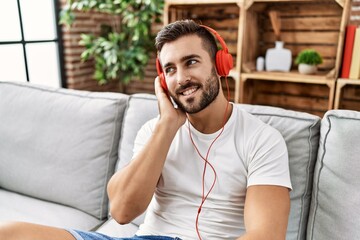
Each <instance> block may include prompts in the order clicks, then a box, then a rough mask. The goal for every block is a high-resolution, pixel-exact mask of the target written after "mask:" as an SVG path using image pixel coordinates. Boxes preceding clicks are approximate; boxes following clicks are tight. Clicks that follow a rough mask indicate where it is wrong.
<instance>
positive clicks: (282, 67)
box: [265, 41, 292, 72]
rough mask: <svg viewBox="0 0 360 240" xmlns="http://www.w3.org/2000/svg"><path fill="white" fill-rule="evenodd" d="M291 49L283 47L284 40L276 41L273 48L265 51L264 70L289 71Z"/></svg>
mask: <svg viewBox="0 0 360 240" xmlns="http://www.w3.org/2000/svg"><path fill="white" fill-rule="evenodd" d="M291 58H292V55H291V51H290V50H289V49H286V48H284V42H282V41H276V42H275V48H270V49H268V50H267V51H266V56H265V67H266V71H282V72H289V71H290V68H291Z"/></svg>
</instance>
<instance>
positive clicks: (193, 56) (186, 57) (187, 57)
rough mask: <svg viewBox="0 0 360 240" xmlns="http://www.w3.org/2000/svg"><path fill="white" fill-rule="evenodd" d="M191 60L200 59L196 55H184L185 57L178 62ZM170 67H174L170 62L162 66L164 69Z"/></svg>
mask: <svg viewBox="0 0 360 240" xmlns="http://www.w3.org/2000/svg"><path fill="white" fill-rule="evenodd" d="M192 58H200V55H197V54H190V55H186V56H183V57H182V58H180V61H181V62H185V61H186V60H189V59H192ZM172 65H174V64H173V63H171V62H169V63H166V64H165V65H164V68H166V67H169V66H172Z"/></svg>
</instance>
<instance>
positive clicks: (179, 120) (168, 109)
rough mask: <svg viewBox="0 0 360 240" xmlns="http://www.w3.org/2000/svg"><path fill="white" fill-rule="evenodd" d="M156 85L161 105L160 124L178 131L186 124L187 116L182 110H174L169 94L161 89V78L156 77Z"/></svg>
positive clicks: (156, 92)
mask: <svg viewBox="0 0 360 240" xmlns="http://www.w3.org/2000/svg"><path fill="white" fill-rule="evenodd" d="M154 84H155V94H156V97H157V99H158V105H159V112H160V120H159V121H160V124H166V126H168V127H169V128H171V126H173V127H174V129H176V131H177V129H179V128H180V127H181V126H182V125H183V124H184V123H185V120H186V114H185V113H184V112H183V111H182V110H180V109H178V108H177V109H176V108H174V106H173V104H172V102H171V100H170V99H169V96H168V94H167V93H165V91H164V89H163V88H162V87H161V84H160V78H159V77H156V79H155V83H154Z"/></svg>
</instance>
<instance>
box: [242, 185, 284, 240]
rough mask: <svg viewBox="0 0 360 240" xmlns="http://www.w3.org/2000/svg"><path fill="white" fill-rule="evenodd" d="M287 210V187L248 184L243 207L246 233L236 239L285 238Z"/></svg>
mask: <svg viewBox="0 0 360 240" xmlns="http://www.w3.org/2000/svg"><path fill="white" fill-rule="evenodd" d="M289 212H290V195H289V189H288V188H286V187H281V186H273V185H255V186H250V187H249V188H248V189H247V193H246V200H245V209H244V221H245V229H246V234H245V235H244V236H242V237H240V238H238V240H250V239H251V240H253V239H256V240H258V239H264V240H272V239H274V240H281V239H285V237H286V229H287V224H288V218H289Z"/></svg>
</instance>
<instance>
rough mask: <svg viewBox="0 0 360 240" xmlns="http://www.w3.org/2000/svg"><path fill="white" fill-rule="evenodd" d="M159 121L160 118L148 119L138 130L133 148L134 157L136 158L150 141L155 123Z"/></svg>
mask: <svg viewBox="0 0 360 240" xmlns="http://www.w3.org/2000/svg"><path fill="white" fill-rule="evenodd" d="M157 121H158V118H154V119H151V120H149V121H147V122H146V123H145V124H144V125H143V126H142V127H141V128H140V130H139V131H138V133H137V135H136V138H135V141H134V148H133V157H132V158H134V157H135V156H136V155H137V154H138V153H139V152H140V151H141V150H142V149H143V147H144V146H145V144H146V143H147V142H148V141H149V139H150V137H151V135H152V133H153V129H154V128H155V124H156V122H157Z"/></svg>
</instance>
